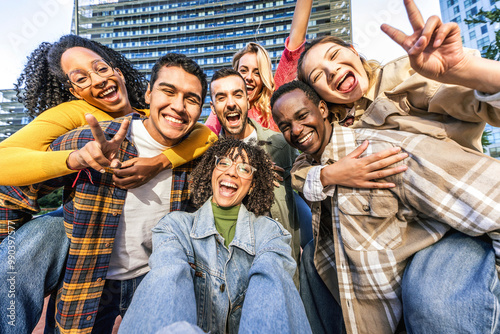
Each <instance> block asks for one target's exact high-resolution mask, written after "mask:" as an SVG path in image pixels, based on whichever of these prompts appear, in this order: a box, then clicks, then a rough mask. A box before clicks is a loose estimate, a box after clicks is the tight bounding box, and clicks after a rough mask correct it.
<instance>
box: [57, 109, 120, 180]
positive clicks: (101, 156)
mask: <svg viewBox="0 0 500 334" xmlns="http://www.w3.org/2000/svg"><path fill="white" fill-rule="evenodd" d="M85 120H86V121H87V123H88V124H89V126H90V130H91V131H92V135H93V136H94V140H93V141H89V142H88V143H87V144H85V146H84V147H82V148H81V149H79V150H77V151H74V152H71V154H70V155H69V157H68V160H67V161H66V164H67V166H68V168H69V169H73V170H80V169H84V168H87V167H90V168H93V169H95V170H96V171H98V172H101V173H104V169H105V168H106V167H117V165H119V161H118V160H116V159H115V160H114V161H113V159H114V158H115V157H116V154H117V152H118V149H119V148H120V145H121V143H122V142H123V139H125V135H126V134H127V129H128V126H129V121H128V119H125V120H124V121H123V122H122V124H121V126H120V129H119V130H118V132H117V133H116V135H115V136H114V137H113V139H111V140H106V137H105V136H104V132H103V131H102V128H101V126H100V125H99V122H97V119H96V118H95V117H94V116H92V115H91V114H86V115H85Z"/></svg>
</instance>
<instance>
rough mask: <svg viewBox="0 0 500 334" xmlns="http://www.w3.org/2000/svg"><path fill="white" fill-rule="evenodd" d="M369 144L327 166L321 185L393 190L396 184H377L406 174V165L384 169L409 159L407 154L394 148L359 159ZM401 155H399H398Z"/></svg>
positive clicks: (366, 142) (365, 142)
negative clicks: (399, 174)
mask: <svg viewBox="0 0 500 334" xmlns="http://www.w3.org/2000/svg"><path fill="white" fill-rule="evenodd" d="M368 144H369V142H368V141H367V140H365V141H364V142H363V144H361V145H360V146H359V147H357V148H356V149H355V150H354V151H352V152H351V153H350V154H348V155H346V156H345V157H343V158H342V159H340V160H339V161H337V162H336V163H334V164H332V165H329V166H326V167H325V168H323V169H322V170H321V176H320V177H321V183H322V184H323V186H324V187H326V186H329V185H341V186H344V187H351V188H365V189H368V188H380V189H381V188H393V187H395V186H396V185H395V184H394V183H386V182H376V181H373V180H376V179H381V178H384V177H387V176H390V175H394V174H398V173H401V172H404V171H405V170H407V169H408V167H407V166H406V165H402V166H398V167H393V168H388V169H384V168H386V167H387V166H389V165H392V164H394V163H396V162H399V161H402V160H403V159H405V158H407V157H408V154H407V153H399V152H400V151H401V148H399V147H393V148H390V149H387V150H384V151H381V152H378V153H374V154H371V155H369V156H366V157H363V158H359V156H360V155H361V154H362V153H363V152H364V151H365V150H366V149H367V148H368ZM398 153H399V154H398Z"/></svg>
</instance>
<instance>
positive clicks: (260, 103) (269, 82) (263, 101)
mask: <svg viewBox="0 0 500 334" xmlns="http://www.w3.org/2000/svg"><path fill="white" fill-rule="evenodd" d="M247 53H253V54H255V55H256V57H257V66H258V68H259V73H260V78H261V80H262V90H261V91H260V92H259V95H258V97H257V100H256V101H255V103H254V105H255V107H256V108H257V109H258V110H259V111H260V113H261V116H262V118H263V119H264V120H265V121H266V122H269V121H270V120H271V119H272V114H271V106H270V101H271V95H273V93H274V78H273V71H272V68H271V58H270V57H269V54H268V53H267V51H266V49H264V47H263V46H261V45H259V44H257V43H253V42H250V43H248V44H247V45H246V46H245V47H244V48H243V49H241V50H240V51H238V52H236V53H235V54H234V56H233V68H234V69H235V70H238V66H239V64H240V59H241V57H243V56H244V55H246V54H247Z"/></svg>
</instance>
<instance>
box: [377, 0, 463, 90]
mask: <svg viewBox="0 0 500 334" xmlns="http://www.w3.org/2000/svg"><path fill="white" fill-rule="evenodd" d="M404 4H405V7H406V12H407V14H408V19H409V20H410V23H411V25H412V27H413V34H411V35H410V36H407V35H406V34H405V33H404V32H402V31H401V30H399V29H396V28H394V27H392V26H390V25H388V24H383V25H382V26H381V29H382V31H383V32H384V33H386V34H387V35H388V36H389V37H390V38H391V39H392V40H394V41H395V42H396V43H398V44H399V45H401V47H403V49H405V50H406V52H407V53H408V56H409V58H410V63H411V66H412V67H413V69H414V70H415V71H417V72H418V73H419V74H421V75H423V76H425V77H427V78H430V79H433V80H437V81H440V82H443V83H452V84H453V83H455V84H458V83H460V82H457V81H460V79H458V77H460V76H461V75H462V74H461V73H460V72H461V71H462V70H464V69H465V67H467V63H468V61H469V59H468V58H469V57H468V56H467V55H466V54H465V53H464V50H463V47H462V39H461V37H460V28H459V27H458V25H457V24H456V23H454V22H452V23H443V22H442V21H441V19H440V18H439V17H437V16H431V17H430V18H429V19H428V20H427V22H425V21H424V19H423V18H422V14H421V13H420V11H419V10H418V8H417V6H416V5H415V3H414V2H413V0H404ZM462 84H463V83H462Z"/></svg>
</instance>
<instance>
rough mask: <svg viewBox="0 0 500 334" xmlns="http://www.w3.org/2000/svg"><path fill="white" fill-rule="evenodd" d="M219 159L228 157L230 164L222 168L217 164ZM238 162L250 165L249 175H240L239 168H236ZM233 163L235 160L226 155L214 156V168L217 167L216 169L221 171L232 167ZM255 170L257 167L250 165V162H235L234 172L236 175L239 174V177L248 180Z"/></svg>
mask: <svg viewBox="0 0 500 334" xmlns="http://www.w3.org/2000/svg"><path fill="white" fill-rule="evenodd" d="M221 159H228V160H229V161H231V166H229V167H228V168H227V169H224V170H222V169H221V168H220V167H219V166H218V165H219V161H220V160H221ZM240 164H246V165H248V166H250V168H251V171H252V172H251V173H250V175H249V176H246V175H240V172H239V169H238V166H239V165H240ZM233 165H235V162H234V161H233V159H231V158H228V157H226V156H222V157H218V156H215V168H216V169H218V170H220V171H221V172H225V171H227V170H229V169H230V168H231V167H233ZM256 170H257V168H255V167H254V166H252V165H250V164H248V163H246V162H238V163H237V164H236V174H238V176H239V177H241V178H242V179H246V180H249V179H250V178H252V176H253V173H255V171H256Z"/></svg>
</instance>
